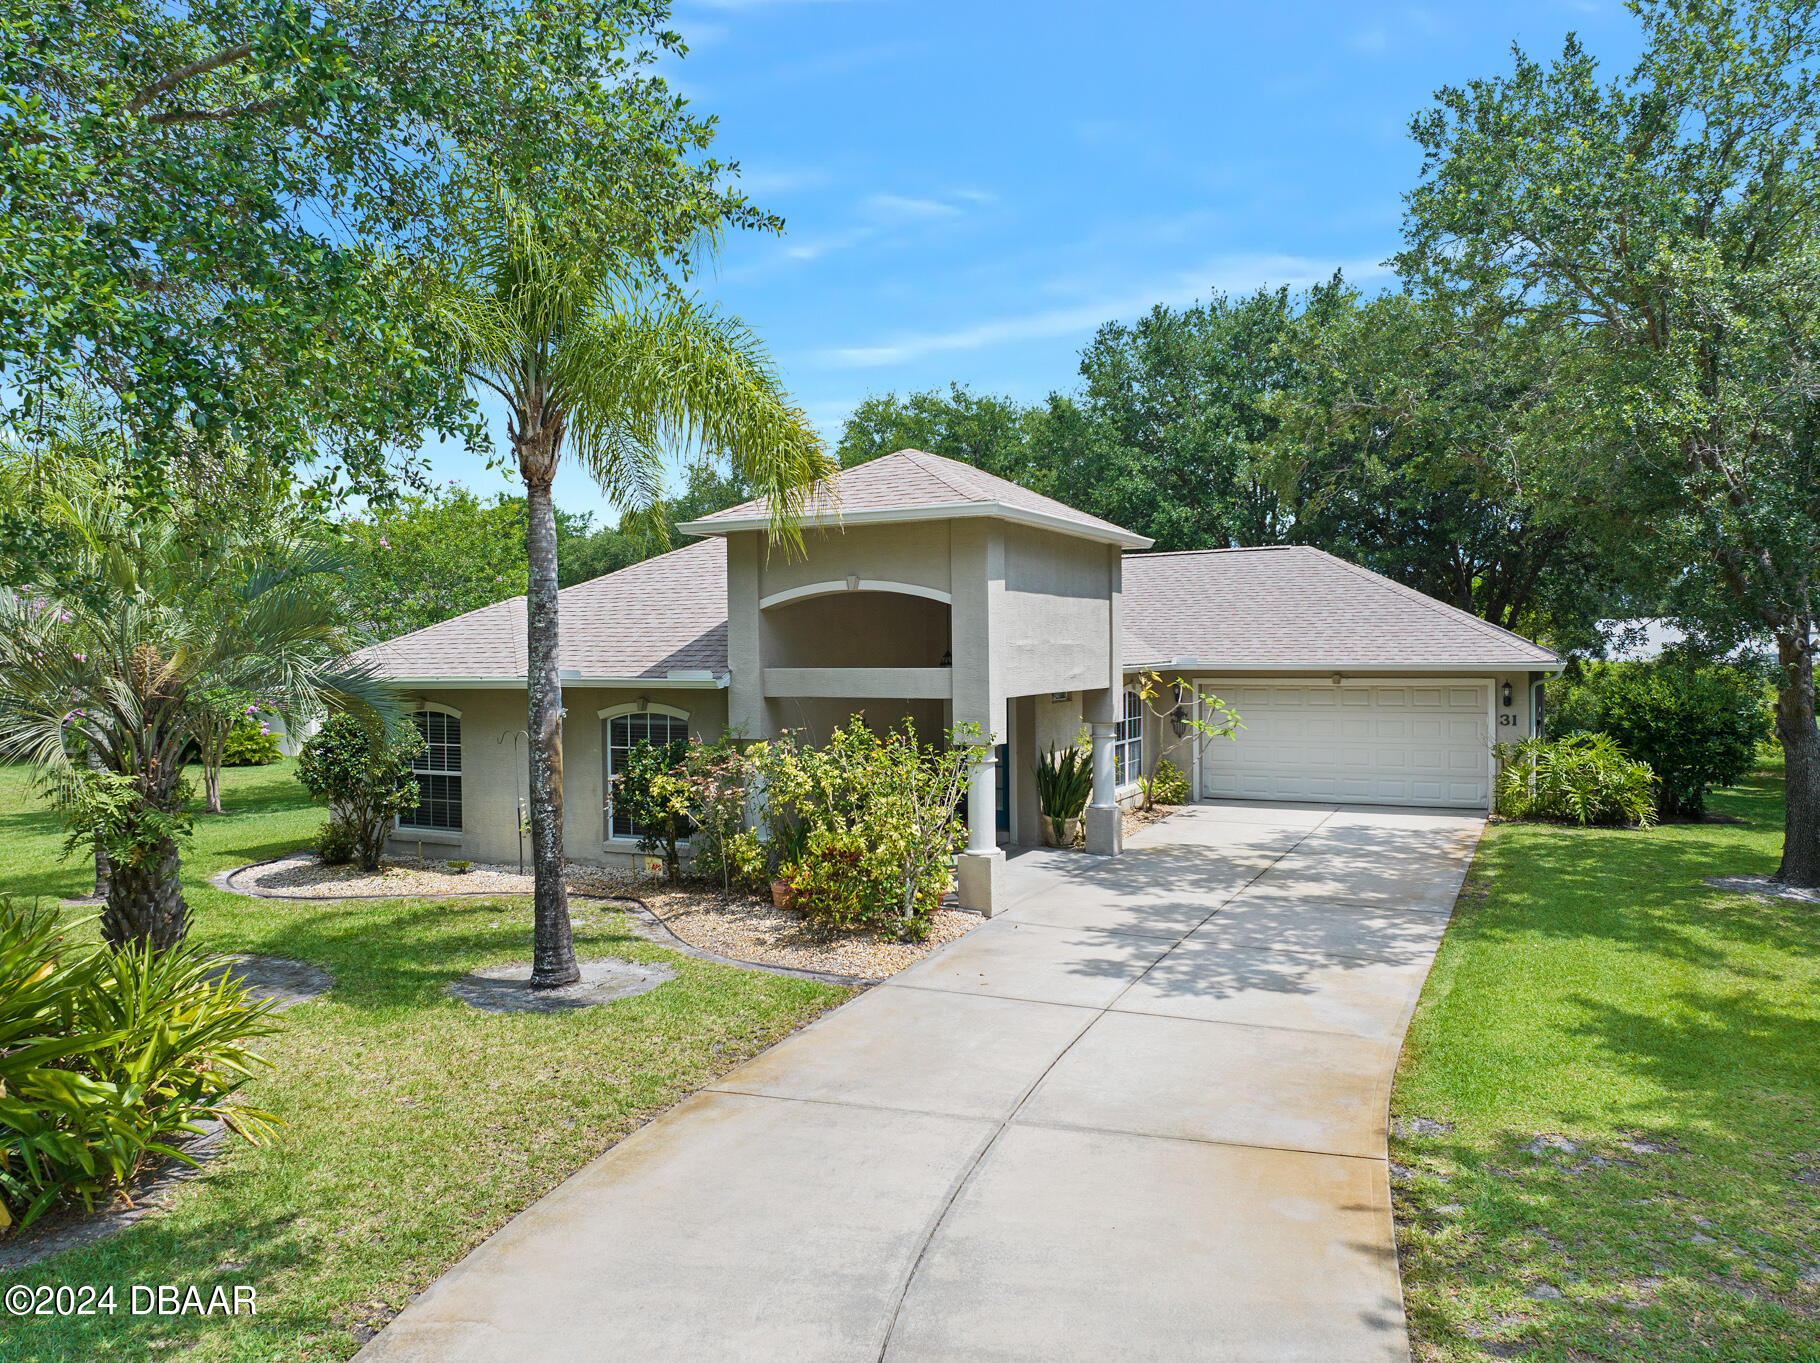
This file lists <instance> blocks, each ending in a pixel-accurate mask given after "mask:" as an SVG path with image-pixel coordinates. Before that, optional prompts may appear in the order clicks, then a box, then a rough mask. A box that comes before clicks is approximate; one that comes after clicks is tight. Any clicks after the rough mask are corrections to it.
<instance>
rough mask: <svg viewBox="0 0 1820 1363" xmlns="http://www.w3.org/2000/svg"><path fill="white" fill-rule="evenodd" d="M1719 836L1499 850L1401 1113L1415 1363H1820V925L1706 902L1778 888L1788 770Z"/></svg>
mask: <svg viewBox="0 0 1820 1363" xmlns="http://www.w3.org/2000/svg"><path fill="white" fill-rule="evenodd" d="M1713 812H1715V813H1717V814H1720V815H1728V816H1732V817H1733V818H1735V819H1742V820H1743V822H1742V823H1730V824H1723V823H1703V824H1697V825H1686V824H1683V825H1672V826H1669V827H1664V828H1658V829H1654V830H1651V831H1649V832H1646V833H1639V832H1629V831H1621V830H1580V829H1571V828H1557V827H1548V826H1541V825H1524V824H1505V825H1497V826H1494V827H1492V828H1491V829H1489V830H1488V831H1487V833H1486V837H1485V841H1484V843H1483V845H1482V846H1481V848H1480V851H1479V855H1478V860H1477V862H1476V863H1475V865H1474V867H1473V872H1472V876H1471V878H1470V879H1469V880H1468V882H1467V888H1466V891H1465V893H1464V894H1463V895H1462V897H1461V902H1460V906H1459V909H1458V911H1457V913H1456V915H1455V918H1454V921H1453V925H1452V926H1451V928H1450V929H1449V931H1448V934H1447V938H1446V940H1445V942H1444V943H1443V944H1442V947H1441V951H1440V955H1439V957H1438V959H1437V960H1436V963H1435V967H1434V971H1433V973H1432V974H1431V975H1430V976H1429V979H1428V984H1427V987H1426V989H1425V990H1424V991H1423V995H1422V1002H1421V1006H1420V1009H1419V1010H1418V1012H1417V1014H1416V1019H1415V1023H1414V1026H1413V1028H1412V1030H1411V1032H1410V1036H1409V1041H1408V1044H1407V1045H1406V1046H1405V1048H1404V1051H1403V1059H1402V1065H1401V1069H1400V1072H1399V1075H1398V1080H1397V1087H1396V1093H1395V1097H1394V1098H1393V1100H1392V1109H1393V1112H1394V1114H1395V1116H1396V1117H1397V1118H1398V1119H1399V1120H1400V1122H1401V1123H1402V1125H1403V1134H1402V1135H1401V1136H1399V1137H1397V1138H1395V1139H1393V1141H1392V1145H1391V1158H1392V1159H1393V1160H1395V1161H1397V1162H1398V1163H1400V1164H1402V1165H1404V1166H1407V1167H1408V1168H1409V1169H1411V1170H1413V1171H1415V1172H1414V1176H1413V1178H1404V1179H1403V1180H1402V1181H1401V1184H1400V1186H1399V1187H1398V1189H1397V1199H1396V1200H1397V1213H1398V1220H1399V1228H1398V1241H1399V1246H1400V1252H1401V1257H1402V1269H1403V1283H1404V1290H1405V1293H1406V1295H1407V1298H1408V1306H1409V1315H1410V1323H1411V1331H1412V1335H1413V1338H1414V1341H1415V1348H1416V1357H1417V1358H1418V1359H1419V1360H1440V1359H1446V1360H1464V1359H1482V1358H1516V1357H1521V1358H1525V1359H1531V1360H1538V1363H1539V1361H1540V1360H1554V1359H1562V1360H1568V1359H1571V1360H1590V1359H1611V1360H1617V1359H1638V1360H1649V1361H1650V1363H1663V1361H1664V1360H1680V1359H1696V1358H1697V1359H1702V1360H1707V1359H1727V1360H1731V1359H1736V1360H1769V1359H1820V1239H1817V1236H1820V1215H1817V1212H1820V1126H1817V1125H1816V1122H1817V1119H1820V906H1813V905H1801V904H1796V903H1789V902H1785V901H1764V900H1759V899H1751V898H1746V897H1742V896H1738V895H1731V894H1724V893H1721V892H1719V891H1717V890H1713V889H1711V888H1709V887H1707V886H1706V885H1704V884H1702V883H1701V882H1702V879H1703V878H1704V877H1706V876H1709V875H1715V874H1724V873H1741V872H1769V871H1773V870H1774V869H1775V866H1776V859H1777V854H1778V850H1779V847H1780V843H1781V838H1780V832H1781V826H1782V804H1781V778H1780V773H1779V772H1769V773H1765V774H1762V775H1760V776H1758V777H1756V778H1754V779H1753V780H1751V781H1750V782H1749V783H1748V784H1746V785H1745V786H1743V787H1741V788H1739V789H1736V790H1730V791H1725V792H1722V793H1720V794H1719V795H1718V796H1716V797H1715V799H1714V800H1713ZM1418 1117H1420V1118H1429V1119H1431V1120H1436V1121H1441V1122H1446V1123H1451V1124H1452V1126H1453V1129H1452V1131H1451V1132H1447V1133H1441V1134H1433V1135H1428V1136H1421V1135H1415V1134H1412V1133H1411V1131H1410V1129H1409V1123H1410V1120H1411V1119H1412V1118H1418ZM1543 1134H1551V1135H1557V1136H1561V1137H1564V1138H1566V1139H1567V1140H1569V1141H1571V1142H1573V1143H1574V1144H1576V1145H1577V1147H1578V1148H1577V1150H1575V1151H1573V1152H1572V1153H1569V1152H1567V1151H1564V1150H1561V1149H1554V1148H1547V1147H1544V1149H1545V1153H1543V1154H1541V1155H1536V1154H1531V1153H1529V1152H1527V1151H1526V1150H1525V1149H1524V1147H1525V1146H1526V1145H1528V1144H1530V1143H1531V1142H1533V1141H1534V1140H1535V1138H1536V1137H1537V1136H1539V1135H1543ZM1625 1141H1630V1142H1633V1143H1641V1144H1644V1145H1646V1146H1653V1147H1658V1148H1659V1153H1653V1152H1650V1151H1649V1150H1648V1149H1645V1150H1644V1151H1642V1152H1639V1151H1637V1150H1633V1149H1631V1148H1628V1147H1627V1146H1626V1145H1625V1144H1624V1143H1623V1142H1625ZM1619 1161H1623V1162H1619ZM1557 1292H1558V1293H1559V1294H1560V1295H1559V1296H1558V1297H1556V1296H1554V1295H1553V1294H1554V1293H1557Z"/></svg>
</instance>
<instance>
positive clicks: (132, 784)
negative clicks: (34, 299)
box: [0, 488, 390, 949]
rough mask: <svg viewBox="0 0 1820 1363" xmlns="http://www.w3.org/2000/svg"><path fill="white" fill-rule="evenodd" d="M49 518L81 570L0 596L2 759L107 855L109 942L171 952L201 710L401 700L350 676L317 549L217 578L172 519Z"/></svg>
mask: <svg viewBox="0 0 1820 1363" xmlns="http://www.w3.org/2000/svg"><path fill="white" fill-rule="evenodd" d="M47 506H48V508H49V509H50V510H51V511H52V513H53V514H54V515H55V517H56V519H57V522H58V523H59V525H60V526H61V527H62V528H64V529H65V530H67V531H70V532H72V533H73V534H74V535H75V537H76V544H77V552H76V566H77V571H76V572H75V573H69V572H67V571H65V572H64V573H62V574H60V577H59V580H57V581H45V582H41V583H36V584H32V585H29V586H27V587H25V588H24V589H22V590H20V591H17V592H11V593H4V594H0V761H6V760H24V761H27V762H30V763H32V764H33V765H35V766H36V767H37V769H38V771H39V773H40V774H41V776H42V777H43V778H44V780H45V781H46V782H47V784H49V785H50V786H51V787H52V788H53V789H54V790H55V791H57V792H58V793H59V794H60V795H62V796H63V797H64V799H65V801H66V803H67V805H68V807H69V808H70V809H71V810H72V822H73V825H74V827H75V830H76V831H75V832H74V833H73V834H72V837H71V843H72V846H76V845H81V844H82V843H83V842H85V841H87V840H88V839H91V838H92V839H93V840H94V841H95V842H96V843H98V844H103V845H105V847H106V850H107V852H108V854H109V856H108V861H109V867H108V869H109V876H108V881H107V886H106V893H107V903H106V907H105V908H104V909H103V911H102V915H101V930H102V935H103V937H105V938H106V940H107V941H108V942H109V943H110V944H112V945H114V946H120V945H123V944H126V943H128V942H142V943H147V944H149V945H151V946H153V947H156V948H161V949H162V948H165V947H170V946H175V945H176V944H177V943H179V942H181V941H182V940H183V938H184V936H185V934H186V933H187V932H188V930H189V907H188V905H187V904H186V903H185V901H184V897H183V887H182V884H181V881H180V880H179V872H180V870H181V861H180V856H179V852H178V840H179V838H180V836H181V835H182V833H183V832H184V830H185V828H186V826H187V816H186V813H185V799H186V796H187V794H188V791H187V786H186V783H185V782H184V780H183V766H182V762H183V754H184V748H185V746H186V745H187V744H188V742H189V741H190V739H191V736H192V733H193V731H194V729H195V727H196V724H197V721H198V706H199V705H200V704H201V703H202V702H203V700H204V698H205V697H207V696H208V695H210V694H211V693H213V692H216V691H220V690H229V691H247V692H252V693H256V694H259V695H262V696H267V697H270V698H271V699H272V701H273V708H275V709H278V710H279V711H281V712H283V713H290V714H308V713H314V712H317V711H320V710H321V709H323V708H325V707H329V706H333V705H348V704H353V705H358V706H361V707H365V708H371V709H380V710H384V709H388V708H389V706H390V696H389V692H388V690H387V689H386V688H385V686H384V685H383V683H381V682H379V681H377V680H376V679H375V678H373V677H372V676H371V674H370V673H369V672H367V671H365V670H363V669H360V668H357V667H350V666H347V665H345V664H341V663H340V662H339V661H338V660H339V659H341V658H343V657H344V656H345V655H346V653H347V652H348V649H349V641H348V640H347V638H346V637H345V632H344V631H343V629H342V627H341V624H340V621H339V616H338V613H337V611H336V609H335V606H334V601H333V596H332V594H331V593H330V592H328V591H326V590H324V589H323V587H322V585H321V576H322V574H324V573H326V572H328V571H331V570H332V569H333V568H334V567H335V564H334V562H333V560H331V559H330V558H328V557H327V555H326V554H324V553H323V552H322V551H321V550H319V549H317V548H315V547H313V546H311V545H309V544H307V543H304V542H292V543H290V544H288V545H286V544H273V543H271V542H270V538H269V536H264V535H262V537H261V538H262V539H264V540H265V541H266V542H265V543H264V544H262V545H261V546H260V547H259V549H258V550H257V551H256V552H252V551H248V550H246V549H245V548H244V546H242V547H239V548H236V547H234V546H228V547H227V548H226V549H225V550H224V551H222V552H221V553H220V554H219V557H218V558H217V559H216V562H215V566H214V568H213V569H212V570H211V571H210V573H209V574H207V576H206V578H205V576H204V575H203V574H201V573H200V572H199V570H198V568H197V565H196V563H195V561H194V556H193V555H192V554H191V553H189V552H187V549H186V542H185V541H184V539H183V537H182V535H181V534H180V521H179V518H178V517H177V516H176V515H175V514H173V513H172V512H171V511H169V510H164V511H159V510H157V509H153V510H145V509H138V510H135V509H133V508H130V507H128V506H126V505H125V504H124V503H123V502H121V501H120V500H119V499H118V498H116V497H114V496H111V495H110V494H109V493H108V492H107V491H106V490H105V489H101V488H93V489H91V490H90V491H89V492H87V493H85V494H82V495H79V496H74V497H71V496H65V495H62V494H57V495H53V496H52V497H50V498H49V499H48V502H47ZM224 603H226V604H231V606H232V609H228V610H223V609H222V606H223V605H224Z"/></svg>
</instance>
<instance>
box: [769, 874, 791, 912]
mask: <svg viewBox="0 0 1820 1363" xmlns="http://www.w3.org/2000/svg"><path fill="white" fill-rule="evenodd" d="M795 903H796V891H795V890H793V889H791V888H790V882H789V881H787V880H774V881H772V882H771V904H772V906H773V907H774V908H779V909H787V908H789V907H791V906H792V905H793V904H795Z"/></svg>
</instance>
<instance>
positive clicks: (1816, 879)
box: [1776, 629, 1820, 889]
mask: <svg viewBox="0 0 1820 1363" xmlns="http://www.w3.org/2000/svg"><path fill="white" fill-rule="evenodd" d="M1812 639H1813V631H1812V630H1811V629H1810V630H1807V631H1805V632H1804V633H1803V634H1802V635H1801V637H1800V638H1799V639H1796V638H1794V637H1792V636H1791V637H1784V636H1780V635H1779V636H1777V639H1776V652H1777V654H1778V655H1779V656H1780V658H1781V661H1782V691H1781V693H1780V694H1779V695H1778V696H1777V697H1776V737H1777V738H1779V739H1781V740H1782V755H1783V759H1784V762H1785V764H1786V765H1785V771H1786V773H1787V777H1788V787H1787V792H1786V794H1787V804H1786V807H1785V809H1786V812H1785V815H1784V822H1783V832H1782V865H1781V868H1780V869H1778V870H1777V872H1776V879H1777V880H1779V881H1781V882H1782V883H1783V884H1784V885H1799V886H1802V887H1803V888H1808V889H1811V888H1814V887H1817V886H1820V727H1817V726H1816V724H1815V720H1814V654H1813V645H1812V642H1811V641H1812Z"/></svg>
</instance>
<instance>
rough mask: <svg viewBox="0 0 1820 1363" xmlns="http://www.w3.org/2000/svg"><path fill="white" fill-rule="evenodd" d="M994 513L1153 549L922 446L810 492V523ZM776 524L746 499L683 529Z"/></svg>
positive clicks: (806, 520)
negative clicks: (926, 449) (927, 450)
mask: <svg viewBox="0 0 1820 1363" xmlns="http://www.w3.org/2000/svg"><path fill="white" fill-rule="evenodd" d="M963 516H992V517H996V518H998V519H1000V520H1007V521H1018V522H1021V523H1023V524H1026V525H1039V526H1042V527H1043V528H1045V529H1048V530H1055V531H1059V532H1060V533H1062V534H1067V535H1079V536H1082V537H1084V538H1086V539H1092V540H1102V541H1104V542H1105V543H1108V544H1117V545H1121V546H1123V547H1124V548H1127V549H1148V548H1149V547H1150V545H1151V541H1150V540H1148V539H1145V538H1144V536H1142V535H1137V534H1133V533H1132V532H1131V531H1129V530H1126V529H1124V528H1123V527H1122V526H1117V525H1114V524H1112V522H1111V521H1103V520H1101V519H1100V518H1099V517H1098V516H1089V515H1088V514H1087V513H1086V512H1085V511H1076V510H1075V509H1074V508H1073V507H1071V506H1067V505H1064V504H1063V503H1061V502H1058V501H1056V500H1055V499H1054V498H1053V497H1045V496H1043V495H1042V494H1041V493H1037V492H1032V491H1031V490H1030V489H1029V488H1026V487H1019V486H1018V485H1017V484H1016V483H1013V482H1009V481H1008V480H1006V479H1004V478H1000V477H998V476H996V475H995V474H991V473H986V472H984V471H983V470H980V469H976V468H974V467H973V466H972V465H971V464H962V463H959V462H957V461H955V460H953V459H944V458H942V457H941V456H940V455H939V454H929V453H927V452H926V451H923V450H898V451H897V452H896V453H895V454H887V455H884V456H882V457H881V458H878V459H873V460H870V461H869V462H867V463H864V464H859V465H856V466H855V467H853V468H850V469H845V470H843V471H841V472H840V473H837V474H835V475H834V477H833V478H831V479H829V480H828V482H827V483H826V484H824V485H822V486H821V487H820V488H818V489H817V490H816V491H815V492H814V493H812V494H811V496H810V499H809V502H808V505H807V506H806V507H805V508H804V514H803V518H802V524H803V525H804V526H805V527H833V526H839V525H869V524H870V525H877V524H884V523H890V522H901V521H927V520H953V519H956V518H958V517H963ZM770 523H771V515H770V504H769V503H768V502H767V501H766V500H765V499H764V498H762V497H760V498H757V499H756V500H754V501H750V502H742V503H741V504H740V505H738V506H733V507H728V508H727V509H726V510H725V511H716V512H715V513H714V514H713V515H712V516H703V517H702V518H701V519H700V520H698V521H690V522H689V523H688V524H686V525H682V526H679V527H677V528H678V529H680V530H684V531H686V532H688V533H689V534H692V535H724V534H728V533H730V532H732V531H735V530H763V529H765V528H766V527H767V526H769V525H770Z"/></svg>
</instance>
